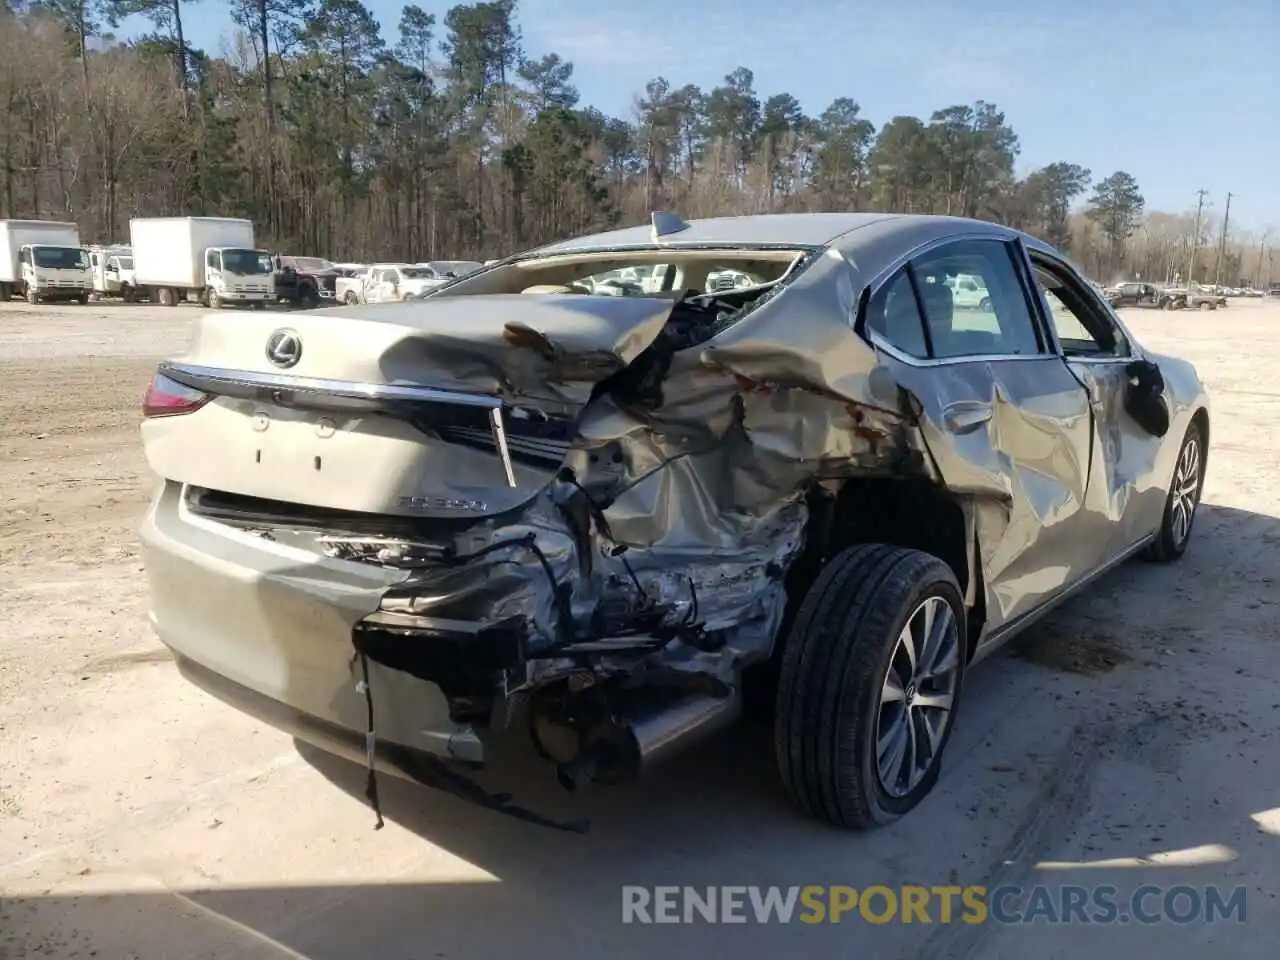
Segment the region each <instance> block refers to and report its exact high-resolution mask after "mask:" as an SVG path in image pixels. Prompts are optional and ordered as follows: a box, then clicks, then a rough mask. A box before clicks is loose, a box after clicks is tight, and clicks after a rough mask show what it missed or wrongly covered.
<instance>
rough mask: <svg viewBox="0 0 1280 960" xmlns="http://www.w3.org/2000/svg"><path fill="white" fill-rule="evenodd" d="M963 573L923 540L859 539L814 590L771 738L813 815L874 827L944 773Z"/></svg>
mask: <svg viewBox="0 0 1280 960" xmlns="http://www.w3.org/2000/svg"><path fill="white" fill-rule="evenodd" d="M965 644H966V637H965V613H964V604H963V601H962V600H961V594H960V587H959V585H958V584H957V582H956V577H955V574H954V573H952V571H951V568H950V567H948V566H947V565H946V564H945V563H944V562H943V561H942V560H939V559H938V558H937V557H934V556H932V555H930V554H927V553H923V552H921V551H918V550H906V549H902V548H899V547H893V546H887V545H884V544H859V545H857V546H853V547H849V548H848V549H846V550H844V551H843V552H842V553H840V554H839V555H837V556H836V557H835V558H834V559H833V560H832V561H831V562H830V563H828V564H827V566H826V567H825V568H824V569H823V571H822V573H821V575H820V576H819V577H818V579H817V580H816V581H815V582H814V584H813V586H812V587H811V588H810V589H809V591H808V593H807V594H806V595H805V599H804V603H803V604H802V605H801V607H800V610H799V612H798V613H797V615H796V619H795V622H794V624H793V625H792V628H791V631H790V635H789V636H788V637H787V640H786V645H785V646H784V648H783V655H782V666H781V671H780V675H779V679H778V698H777V715H776V717H775V720H774V747H775V750H776V752H777V760H778V769H779V772H780V774H781V777H782V781H783V784H784V785H785V787H786V789H787V792H788V793H790V794H791V796H792V798H793V799H794V800H795V801H796V803H797V804H798V805H799V806H800V808H801V809H802V810H804V812H805V813H807V814H808V815H809V816H811V817H814V818H816V819H819V820H825V821H827V822H829V823H832V824H835V825H837V826H841V827H851V828H854V829H867V828H870V827H875V826H880V825H882V824H886V823H889V822H891V821H893V820H895V819H897V818H898V817H900V816H902V815H903V814H905V813H907V812H908V811H910V810H911V809H913V808H914V807H915V806H916V805H917V804H919V803H920V801H921V800H923V799H924V798H925V797H926V796H927V795H928V794H929V791H930V790H932V789H933V786H934V784H935V783H936V782H937V780H938V773H939V770H940V764H941V760H942V753H943V751H944V749H945V748H946V745H947V741H948V739H949V738H950V736H951V731H952V727H953V725H954V721H955V716H956V710H957V708H958V706H959V703H960V694H961V690H962V687H963V683H964V668H965V662H966V659H967V657H966V655H965V649H966V647H965Z"/></svg>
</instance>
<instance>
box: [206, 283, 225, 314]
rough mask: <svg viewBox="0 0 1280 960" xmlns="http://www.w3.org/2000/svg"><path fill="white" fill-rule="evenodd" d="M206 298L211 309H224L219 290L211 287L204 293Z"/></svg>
mask: <svg viewBox="0 0 1280 960" xmlns="http://www.w3.org/2000/svg"><path fill="white" fill-rule="evenodd" d="M204 298H205V301H206V302H207V303H208V304H209V309H211V310H221V309H222V297H220V296H218V291H217V290H215V289H213V287H210V288H209V292H208V293H206V294H205V295H204Z"/></svg>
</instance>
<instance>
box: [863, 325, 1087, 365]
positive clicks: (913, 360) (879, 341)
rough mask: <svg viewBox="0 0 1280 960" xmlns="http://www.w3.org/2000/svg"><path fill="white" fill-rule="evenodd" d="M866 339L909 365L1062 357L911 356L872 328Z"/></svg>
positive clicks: (1047, 354)
mask: <svg viewBox="0 0 1280 960" xmlns="http://www.w3.org/2000/svg"><path fill="white" fill-rule="evenodd" d="M867 339H868V340H870V341H871V345H872V346H874V347H875V348H876V349H878V350H883V351H884V352H885V353H887V354H889V356H891V357H893V358H894V359H895V360H899V361H901V362H902V363H905V364H906V365H907V366H910V367H944V366H952V365H954V364H957V363H990V362H995V361H1000V362H1004V361H1006V360H1022V361H1024V362H1025V361H1036V360H1038V361H1041V362H1043V361H1045V360H1061V359H1062V357H1060V356H1058V355H1057V354H1056V353H974V354H967V355H965V356H963V357H913V356H912V355H911V354H909V353H906V352H904V351H902V350H899V349H898V348H897V347H895V346H894V345H893V344H891V343H889V341H887V340H885V339H884V337H882V336H880V334H879V333H877V332H876V331H874V330H872V331H869V332H868V333H867Z"/></svg>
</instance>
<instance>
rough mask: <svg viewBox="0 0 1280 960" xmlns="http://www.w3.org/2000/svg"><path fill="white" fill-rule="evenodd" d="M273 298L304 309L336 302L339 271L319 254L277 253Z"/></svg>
mask: <svg viewBox="0 0 1280 960" xmlns="http://www.w3.org/2000/svg"><path fill="white" fill-rule="evenodd" d="M275 268H276V272H275V285H276V299H277V301H278V302H280V303H287V304H290V305H291V306H294V307H302V308H304V309H306V308H310V307H318V306H321V305H323V304H333V303H336V302H337V282H338V271H337V269H336V268H335V267H334V265H333V264H332V263H331V262H330V261H328V260H325V259H324V258H322V257H294V256H277V257H276V258H275Z"/></svg>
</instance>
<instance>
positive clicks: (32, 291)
mask: <svg viewBox="0 0 1280 960" xmlns="http://www.w3.org/2000/svg"><path fill="white" fill-rule="evenodd" d="M39 302H40V295H39V294H38V293H36V288H35V287H27V303H29V304H31V305H32V306H34V305H35V304H37V303H39Z"/></svg>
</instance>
